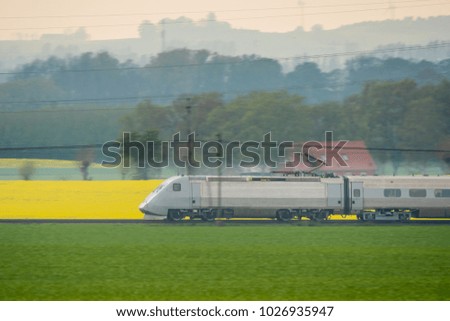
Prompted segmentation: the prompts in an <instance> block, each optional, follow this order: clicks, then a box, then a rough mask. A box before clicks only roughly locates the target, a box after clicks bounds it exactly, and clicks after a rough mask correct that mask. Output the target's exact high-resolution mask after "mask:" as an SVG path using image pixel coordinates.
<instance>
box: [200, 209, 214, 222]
mask: <svg viewBox="0 0 450 321" xmlns="http://www.w3.org/2000/svg"><path fill="white" fill-rule="evenodd" d="M216 216H217V211H215V210H211V211H205V212H203V213H202V220H203V221H207V222H213V221H215V220H216Z"/></svg>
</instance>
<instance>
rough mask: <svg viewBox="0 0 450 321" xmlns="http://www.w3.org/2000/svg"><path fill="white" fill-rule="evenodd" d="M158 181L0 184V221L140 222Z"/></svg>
mask: <svg viewBox="0 0 450 321" xmlns="http://www.w3.org/2000/svg"><path fill="white" fill-rule="evenodd" d="M161 182H162V180H150V181H0V219H26V218H29V219H141V218H143V214H142V213H141V212H139V210H138V206H139V204H140V203H141V202H142V201H143V200H144V198H145V197H146V196H147V195H148V194H149V193H150V192H151V191H153V190H154V189H155V188H156V187H157V186H158V185H159V184H160V183H161Z"/></svg>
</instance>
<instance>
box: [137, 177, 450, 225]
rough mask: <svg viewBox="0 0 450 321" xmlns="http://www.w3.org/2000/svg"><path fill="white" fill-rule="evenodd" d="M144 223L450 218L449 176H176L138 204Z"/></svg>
mask: <svg viewBox="0 0 450 321" xmlns="http://www.w3.org/2000/svg"><path fill="white" fill-rule="evenodd" d="M139 209H140V210H141V212H143V213H144V218H145V219H155V218H159V219H168V220H170V221H179V220H182V219H184V218H185V217H189V218H191V219H194V218H201V219H203V220H205V221H213V220H215V219H216V218H219V217H223V218H274V219H275V218H276V219H278V220H280V221H289V220H291V219H293V218H294V217H296V218H302V217H306V218H309V219H312V220H323V219H327V218H328V217H329V216H330V215H331V214H333V213H339V214H350V213H354V214H356V215H357V217H358V219H360V220H399V221H402V220H409V219H410V218H411V217H450V177H449V176H447V177H445V176H442V177H430V176H411V177H409V176H403V177H402V176H351V177H336V178H320V177H284V176H283V177H282V176H280V177H274V176H268V177H254V176H224V177H217V176H176V177H171V178H169V179H167V180H165V181H164V182H163V183H162V184H161V185H160V186H159V187H158V188H156V189H155V190H154V191H153V192H152V193H151V194H150V195H148V197H147V198H146V199H145V200H144V201H143V202H142V203H141V204H140V206H139Z"/></svg>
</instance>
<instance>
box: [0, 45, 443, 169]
mask: <svg viewBox="0 0 450 321" xmlns="http://www.w3.org/2000/svg"><path fill="white" fill-rule="evenodd" d="M188 53H189V55H187V54H188ZM201 53H203V54H204V56H201ZM177 55H178V56H179V58H180V57H184V60H183V59H181V58H180V59H181V60H180V59H174V56H177ZM188 56H189V57H188ZM188 58H189V59H188ZM216 58H217V59H219V58H218V57H216ZM230 59H231V58H230ZM233 59H236V61H238V63H236V64H227V63H223V64H222V63H215V64H213V63H212V61H214V56H213V57H211V55H210V54H209V53H208V52H206V51H195V52H193V51H187V50H176V51H173V52H169V53H162V54H160V55H158V56H157V57H155V58H154V60H152V62H151V66H149V67H148V68H141V67H137V66H135V65H133V64H132V63H131V62H126V63H120V62H119V61H117V60H116V59H114V58H113V57H111V56H109V55H108V54H107V53H102V54H97V55H94V54H85V55H82V56H80V57H76V58H72V59H68V60H59V59H56V58H51V59H49V60H47V61H40V62H39V61H35V62H34V63H32V64H29V65H25V66H23V67H22V69H21V71H20V72H19V73H15V74H14V75H12V77H11V80H10V81H8V82H7V83H4V84H1V85H0V101H1V102H2V103H1V110H0V137H1V146H0V147H13V146H59V145H62V146H67V145H82V144H103V143H105V142H107V141H110V140H118V139H120V137H121V133H122V132H124V131H126V132H130V133H132V135H133V137H135V138H136V139H140V140H145V139H146V138H149V137H150V138H151V139H152V140H170V139H171V138H172V137H173V134H174V133H176V132H181V133H182V134H184V135H185V134H187V133H188V132H189V131H195V132H196V137H197V138H198V139H200V140H204V141H205V140H213V139H215V138H216V137H217V134H218V133H220V134H221V136H222V137H223V139H224V140H240V141H245V140H257V141H260V140H261V139H262V137H263V136H264V134H266V133H268V132H271V133H272V137H273V138H274V139H276V140H278V141H283V140H284V141H294V142H304V141H309V140H316V141H323V138H324V136H323V135H324V132H325V131H333V133H334V137H335V139H343V140H364V141H365V143H366V145H367V146H369V147H373V148H379V149H384V151H373V152H372V155H373V156H374V157H375V158H376V160H377V161H381V162H384V161H390V162H392V163H393V164H394V166H398V164H400V163H404V162H411V163H420V164H425V165H424V166H426V164H429V163H430V162H435V161H439V160H444V161H445V159H448V158H450V157H449V156H448V153H447V154H446V153H443V152H433V153H429V152H428V153H427V152H420V151H415V150H438V149H441V150H448V149H450V146H449V145H450V139H449V137H450V126H449V125H448V124H450V81H449V80H446V78H445V75H449V71H448V70H449V65H450V63H449V61H444V62H441V63H440V64H436V65H435V64H431V63H426V62H421V63H415V62H410V61H403V60H399V61H398V64H394V60H392V59H387V60H379V59H376V58H370V57H367V58H360V59H358V60H352V61H350V62H349V63H348V68H347V70H346V73H347V74H348V75H349V76H348V77H350V79H353V81H354V84H358V87H360V89H358V91H357V92H355V93H353V90H355V89H354V88H353V89H352V90H350V89H349V88H350V87H348V89H347V90H348V91H349V93H348V95H343V96H344V97H343V98H342V99H334V100H333V99H331V98H329V99H324V98H323V99H321V100H320V101H319V102H316V103H312V102H311V99H310V98H308V91H305V90H304V89H305V88H306V87H307V86H310V90H311V93H312V92H314V93H315V94H314V95H317V91H319V92H321V91H323V97H327V96H326V95H327V93H329V94H330V95H332V94H331V92H332V88H330V87H327V81H328V79H329V77H330V74H326V73H323V72H321V71H320V70H319V69H318V68H317V66H315V65H314V64H313V63H303V64H301V65H299V66H297V67H296V69H295V70H294V71H292V72H291V73H287V74H282V73H281V67H280V66H279V65H278V63H277V62H274V61H271V60H270V59H259V60H258V59H257V58H256V57H253V58H252V57H234V58H233ZM253 60H255V61H258V63H256V64H255V65H253V64H252V63H250V61H253ZM83 61H84V62H83ZM202 62H204V63H202ZM203 64H206V65H208V66H207V67H208V68H209V69H208V68H206V67H204V69H202V68H203V67H202V68H200V66H203ZM390 64H393V65H390ZM157 66H159V67H157ZM168 66H170V67H168ZM351 66H352V67H351ZM377 66H378V67H377ZM389 66H390V67H391V68H389ZM394 66H397V67H394ZM400 66H402V67H400ZM408 66H409V67H408ZM414 66H416V67H417V66H428V67H429V69H427V70H428V72H425V71H423V72H419V71H418V70H419V69H417V70H415V68H414ZM350 67H351V68H350ZM431 67H432V68H431ZM58 68H64V69H61V70H65V71H61V72H60V71H58V70H60V69H58ZM192 69H197V72H195V73H191V72H192ZM223 69H228V74H227V75H228V76H227V77H225V78H224V74H223ZM202 70H203V72H205V73H204V74H202V72H200V71H202ZM207 70H208V72H206V71H207ZM364 70H365V71H366V72H364ZM383 70H385V71H383ZM387 70H389V71H390V73H388V71H387ZM396 70H402V72H400V71H398V73H397V72H396ZM422 70H425V69H422ZM100 71H101V72H100ZM213 71H214V72H213ZM369 71H370V72H369ZM122 72H123V75H126V74H128V78H126V77H125V76H123V75H122V76H123V77H122V76H117V74H121V73H122ZM177 72H178V73H177ZM405 73H409V75H421V77H419V78H418V79H416V78H414V77H407V75H406V74H405ZM134 74H141V76H140V77H142V78H140V81H139V82H138V83H136V82H135V80H133V81H132V80H131V79H135V78H134ZM155 74H157V75H158V76H155ZM270 74H271V75H273V77H269V76H268V75H270ZM296 74H298V75H299V78H297V79H296V78H295V75H296ZM370 74H372V77H373V78H371V76H369V75H370ZM375 74H377V75H378V76H376V77H375V76H373V75H375ZM276 75H278V76H276ZM300 75H301V77H300ZM389 75H390V76H389ZM392 75H397V77H398V79H397V78H396V77H394V79H391V78H392V77H391V76H392ZM402 75H403V76H402ZM438 75H439V77H438ZM388 76H389V77H388ZM145 77H147V78H145ZM337 78H339V77H337ZM127 79H128V81H127ZM281 79H284V81H286V80H287V79H289V81H291V83H292V84H293V85H292V86H286V85H284V86H282V87H281V89H278V87H277V86H276V84H277V82H279V81H282V80H281ZM225 80H226V81H225ZM257 80H259V81H257ZM224 82H225V83H226V84H227V86H228V87H227V88H228V89H227V90H226V91H220V90H217V87H216V86H217V84H219V83H222V85H223V84H224ZM346 83H348V84H350V83H351V82H349V80H348V79H347V80H346ZM136 84H137V85H136ZM239 84H240V85H241V86H242V87H240V86H239ZM321 84H322V85H321ZM334 84H335V85H336V84H337V80H336V82H334ZM222 85H221V86H222ZM294 85H295V86H294ZM252 86H253V87H252ZM349 86H350V85H349ZM344 87H345V86H344ZM180 88H181V89H180ZM270 88H272V89H270ZM298 88H302V89H303V90H302V91H300V92H298V91H296V89H298ZM333 88H334V89H335V88H337V87H333ZM121 90H125V91H127V97H132V99H131V100H130V101H123V100H116V99H115V98H117V97H118V96H120V93H121ZM145 90H147V91H145ZM152 90H154V92H152ZM175 91H176V92H178V93H179V92H184V94H175ZM224 92H225V94H224ZM156 93H158V94H156ZM230 93H233V94H230ZM334 94H335V93H334ZM67 95H69V96H67ZM95 95H97V96H95ZM133 95H136V96H133ZM146 95H148V97H149V98H148V99H142V98H139V97H143V96H146ZM99 97H100V98H101V97H103V98H102V99H105V100H101V101H100V100H99V101H96V100H93V98H99ZM133 97H134V98H133ZM310 97H312V96H310ZM328 97H330V96H328ZM100 98H99V99H100ZM108 98H110V99H111V100H108ZM161 98H164V99H161ZM89 99H90V100H89ZM168 99H170V101H167V100H168ZM77 100H78V101H77ZM7 101H9V104H8V103H5V102H7ZM24 101H29V103H24V104H21V103H20V104H19V103H18V102H24ZM61 101H66V103H65V104H61ZM14 102H16V103H14ZM187 107H190V108H187ZM188 109H189V112H188ZM398 149H403V150H408V152H396V150H398ZM78 152H79V151H76V150H71V149H60V150H58V149H54V150H47V149H42V150H40V149H37V150H36V149H35V150H20V151H5V150H2V149H0V157H26V158H27V157H28V158H29V157H35V158H60V159H75V158H76V157H77V156H76V154H77V153H78ZM99 157H101V155H99V154H97V159H98V158H99Z"/></svg>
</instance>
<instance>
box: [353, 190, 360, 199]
mask: <svg viewBox="0 0 450 321" xmlns="http://www.w3.org/2000/svg"><path fill="white" fill-rule="evenodd" d="M353 197H361V190H360V189H359V188H358V189H354V190H353Z"/></svg>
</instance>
